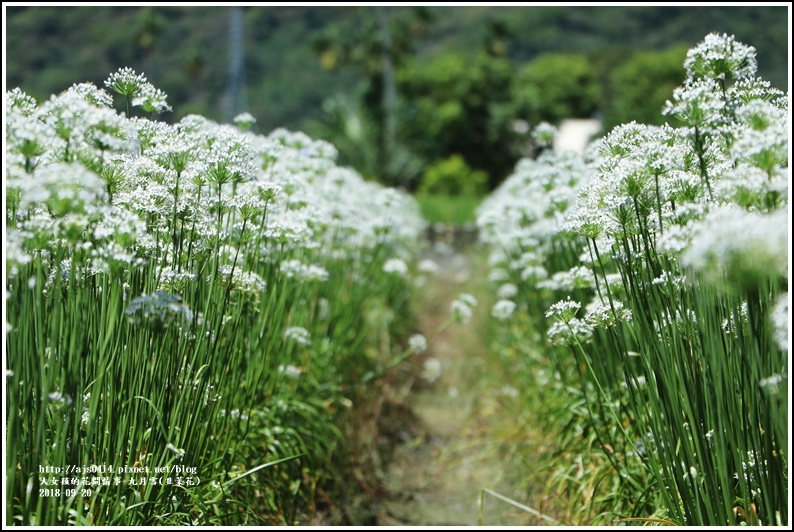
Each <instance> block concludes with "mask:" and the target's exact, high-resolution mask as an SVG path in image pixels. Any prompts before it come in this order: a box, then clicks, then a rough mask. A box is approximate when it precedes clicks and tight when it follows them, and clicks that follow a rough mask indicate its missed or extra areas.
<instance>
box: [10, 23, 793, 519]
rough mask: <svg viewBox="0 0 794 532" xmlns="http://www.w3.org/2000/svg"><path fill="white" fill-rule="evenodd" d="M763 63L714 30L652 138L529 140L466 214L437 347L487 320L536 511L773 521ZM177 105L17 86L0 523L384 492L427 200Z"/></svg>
mask: <svg viewBox="0 0 794 532" xmlns="http://www.w3.org/2000/svg"><path fill="white" fill-rule="evenodd" d="M756 64H757V63H756V57H755V49H753V48H752V47H750V46H747V45H745V44H743V43H740V42H738V41H736V40H735V39H734V38H733V37H730V36H728V35H724V34H723V35H720V34H716V33H714V34H710V35H708V36H706V38H705V39H704V41H703V42H701V43H699V44H698V45H697V46H695V47H693V48H692V49H691V50H690V51H689V53H688V54H687V57H686V60H685V64H684V67H685V70H686V77H685V79H683V80H682V84H681V86H680V87H679V88H678V89H676V90H675V92H674V93H673V94H672V95H671V99H670V101H669V102H668V103H667V105H666V107H665V108H664V109H663V110H660V111H661V112H662V113H663V114H664V115H665V116H666V117H668V118H669V119H670V120H669V124H668V125H664V126H649V125H642V124H638V123H634V122H632V123H629V124H624V125H621V126H618V127H616V128H614V129H613V130H612V131H610V132H609V133H607V134H606V135H605V136H604V137H603V138H601V139H598V140H596V141H594V142H593V143H592V144H591V145H590V146H589V147H588V148H587V150H586V152H585V153H584V155H579V154H576V153H574V152H563V151H555V150H554V149H553V148H552V146H553V141H554V136H555V134H556V129H555V127H554V126H551V125H549V124H539V125H537V126H536V127H535V130H534V139H535V142H536V144H537V146H538V149H537V150H534V153H537V155H536V156H534V157H533V158H525V159H522V160H520V161H519V162H518V163H517V165H516V166H515V170H514V172H513V173H512V174H511V175H510V176H509V177H508V178H507V179H506V180H505V181H503V182H502V184H501V185H500V186H499V187H498V188H496V189H495V190H493V191H492V192H491V194H490V195H489V196H487V197H486V198H485V199H484V200H483V201H482V203H481V204H480V205H479V207H478V208H477V227H478V231H479V237H478V238H479V242H478V243H477V244H476V245H473V246H471V247H470V248H469V250H470V251H469V253H472V254H477V253H483V254H487V257H488V258H487V271H483V270H484V269H485V267H484V266H483V267H480V266H477V267H476V268H473V269H472V272H473V273H474V275H475V276H477V275H481V277H477V278H476V279H478V280H479V279H482V280H485V277H486V276H487V282H482V283H480V282H472V283H471V286H475V287H477V288H476V290H479V292H478V291H476V290H475V291H473V292H472V293H468V292H467V293H461V294H460V295H458V296H457V298H456V299H454V300H453V301H449V302H447V301H444V302H438V304H439V305H443V308H444V310H445V311H447V315H448V318H447V320H446V321H445V322H443V323H442V324H441V325H440V326H439V327H438V328H437V330H438V331H442V330H444V329H446V328H448V327H449V326H451V325H452V324H454V323H456V322H457V323H458V324H460V325H464V326H465V325H466V324H467V323H468V322H469V321H470V320H472V318H473V317H474V323H476V324H477V326H478V328H477V330H480V328H479V327H480V325H482V319H483V315H482V311H483V307H485V316H484V319H485V320H487V324H488V325H487V331H488V332H487V334H485V335H483V336H484V338H483V341H482V342H471V344H472V345H471V346H463V345H461V346H460V349H459V350H458V351H459V352H460V353H461V355H460V356H461V357H463V354H467V355H468V354H470V353H472V350H484V351H487V352H486V353H484V354H482V355H483V357H482V359H480V358H478V359H477V364H479V365H477V366H476V367H477V368H478V369H477V370H476V372H480V371H482V372H490V373H492V375H489V376H488V378H485V377H482V381H481V382H480V383H479V384H482V383H484V382H487V383H489V385H492V383H494V382H497V381H499V382H501V381H502V380H504V381H505V382H504V383H503V384H504V386H503V389H504V390H508V391H509V393H507V392H505V393H504V394H502V395H504V396H505V397H504V403H500V405H509V407H508V408H505V409H504V410H505V412H515V413H516V414H515V415H513V417H512V418H510V419H507V420H505V419H504V418H506V417H508V416H507V415H506V414H504V413H499V414H497V417H498V420H497V421H493V420H492V419H490V418H489V423H487V424H481V425H482V426H488V427H499V429H498V431H496V429H494V430H495V432H494V435H493V436H492V437H489V438H483V441H488V442H498V440H499V438H500V437H503V440H504V441H502V442H501V443H502V444H503V445H500V446H499V447H498V452H499V453H502V454H504V455H505V462H504V463H505V464H508V463H509V464H513V463H515V464H518V465H517V466H516V467H512V466H506V468H507V467H509V468H510V471H509V473H511V478H512V477H521V480H522V482H523V484H522V488H521V489H524V490H525V493H526V499H524V500H520V497H519V496H518V495H516V494H515V493H514V494H512V497H507V496H503V495H501V494H496V496H498V497H499V499H500V501H501V502H504V501H508V502H510V503H511V504H510V505H508V506H509V507H510V509H511V511H515V509H516V508H523V509H525V510H527V520H528V521H531V519H532V518H533V517H534V518H542V519H543V521H542V522H545V523H549V522H552V523H555V524H563V525H577V526H582V525H659V524H675V525H684V526H699V525H706V526H725V525H772V526H786V525H788V524H789V523H790V521H789V513H788V512H789V472H790V469H789V468H790V464H789V458H788V452H789V440H788V434H789V422H788V416H789V392H788V389H789V381H788V379H789V377H788V375H789V359H788V352H789V330H788V329H789V321H790V320H789V314H788V302H789V294H788V290H789V289H788V277H789V245H790V243H789V240H788V239H789V235H788V228H789V221H788V220H789V212H788V210H789V199H788V198H789V179H790V177H789V165H788V158H789V129H790V122H789V95H788V94H787V93H783V92H782V91H780V90H777V89H775V88H774V87H772V86H771V85H770V84H769V83H768V82H766V81H764V80H762V79H760V78H758V77H756ZM170 110H171V108H170V106H169V104H168V103H167V96H166V94H165V93H163V92H162V91H161V90H159V89H157V88H155V87H154V86H153V85H152V84H150V83H149V81H148V80H147V79H146V77H145V76H144V75H143V74H138V73H136V72H134V71H133V70H131V69H129V68H122V69H120V70H118V71H117V72H115V73H113V74H111V75H110V76H109V78H108V79H107V81H106V82H105V86H104V87H102V88H100V87H97V86H96V85H94V84H91V83H80V84H75V85H73V86H72V87H71V88H69V89H67V90H65V91H64V92H62V93H61V94H58V95H53V96H52V97H50V99H49V100H46V101H42V102H38V101H36V100H34V99H33V98H32V97H30V96H29V95H27V94H25V93H24V92H23V91H21V90H20V89H13V90H10V91H8V92H7V93H6V133H5V134H6V144H5V205H6V220H5V246H4V249H5V268H6V288H5V308H6V325H5V326H6V334H5V408H6V420H5V431H6V432H5V446H4V448H5V486H6V494H5V501H4V504H5V511H6V518H5V524H6V525H24V526H31V525H35V526H47V525H49V526H54V525H77V526H89V525H99V526H138V525H166V526H184V525H260V526H269V525H305V524H317V521H318V520H319V521H320V523H319V524H327V523H323V522H322V515H323V510H324V509H325V510H328V509H330V510H329V511H328V512H327V513H326V514H325V516H326V518H327V516H328V515H329V514H332V513H335V515H336V517H337V518H339V514H344V517H342V518H339V519H338V520H339V521H340V522H341V523H342V524H353V525H357V524H360V523H359V522H358V521H357V519H359V518H361V519H362V520H364V521H367V522H370V521H371V520H372V516H371V515H369V516H364V517H361V516H354V515H352V514H350V513H348V512H346V508H345V501H344V499H345V498H346V497H347V498H349V499H350V500H352V501H357V500H358V499H357V497H360V496H361V493H357V492H361V491H362V490H364V486H368V487H369V489H371V491H372V492H373V493H378V495H376V496H372V497H370V498H371V499H373V500H374V503H377V502H378V501H377V499H378V497H381V498H384V497H388V496H389V495H388V493H386V494H384V493H383V492H384V491H386V490H384V489H379V488H378V486H381V487H382V484H383V478H382V475H381V473H382V472H383V470H384V469H387V468H388V466H389V464H385V463H377V462H379V460H380V459H381V458H382V457H384V456H387V455H393V454H394V453H390V452H388V451H387V452H383V453H382V455H379V454H378V453H379V450H378V449H376V447H377V446H378V440H377V438H376V437H371V431H372V430H375V429H373V425H376V424H377V423H378V420H375V419H374V418H376V417H377V416H378V413H377V412H375V410H376V409H377V408H380V405H381V404H382V403H383V402H384V399H383V394H384V393H386V392H385V390H387V389H388V388H389V385H388V384H387V382H388V379H394V378H397V377H395V376H394V374H395V373H397V372H396V371H394V370H395V369H396V368H402V370H404V372H409V371H410V369H406V367H408V366H411V364H409V363H407V362H410V361H411V358H412V356H414V355H416V354H419V353H421V352H423V351H425V350H428V351H429V352H430V353H431V354H432V353H433V349H434V345H433V337H432V336H431V335H428V337H427V338H426V337H425V336H423V335H421V334H416V331H417V330H419V331H428V330H430V329H432V328H431V327H430V326H429V325H428V326H426V327H422V326H417V320H421V319H422V317H423V316H424V317H425V318H428V317H429V316H431V314H429V313H428V312H427V311H426V310H425V311H424V314H423V310H422V309H421V308H417V305H418V303H417V301H423V300H422V299H421V298H420V297H418V296H419V295H420V294H419V293H420V292H422V291H426V292H427V293H435V292H434V291H433V290H429V289H428V286H427V284H426V283H433V282H436V283H438V280H437V279H438V278H441V277H443V276H444V275H446V274H447V273H449V272H445V271H443V269H442V270H439V271H436V270H437V269H438V268H439V266H438V265H437V264H435V263H433V262H430V261H427V260H422V252H423V250H424V248H425V246H426V241H425V240H426V239H425V229H426V225H427V223H426V222H425V220H423V218H422V216H421V214H420V209H419V205H418V204H417V202H416V201H415V200H414V199H413V198H412V197H411V196H410V195H408V194H407V193H406V192H404V191H400V190H396V189H390V188H386V187H384V186H382V185H380V184H377V183H374V182H371V181H365V180H364V179H363V178H362V177H361V176H360V175H359V174H358V173H356V172H355V171H354V170H352V169H349V168H345V167H341V166H339V165H337V163H336V158H337V151H336V149H335V148H334V146H333V145H331V144H329V143H327V142H325V141H322V140H315V139H312V138H310V137H308V136H307V135H305V134H304V133H301V132H291V131H287V130H284V129H277V130H274V131H272V132H270V133H267V134H259V133H254V132H253V131H252V128H253V125H254V123H255V118H254V117H253V116H251V115H250V114H247V113H244V114H241V115H239V116H237V117H236V118H235V120H234V124H233V125H232V124H225V125H224V124H218V123H215V122H212V121H210V120H208V119H206V118H204V117H202V116H198V115H188V116H186V117H185V118H183V119H181V120H180V121H178V122H176V123H168V122H166V121H162V120H160V119H159V117H160V115H161V114H162V113H165V112H168V111H170ZM479 258H481V259H482V260H473V261H472V263H473V264H476V265H484V264H486V260H485V255H480V256H479V257H478V259H479ZM431 274H433V275H435V276H436V277H434V276H433V275H431ZM451 278H452V277H449V278H447V279H446V281H447V282H448V283H447V284H449V283H451V282H452V281H450V279H451ZM434 279H436V280H435V281H434ZM423 283H425V284H423ZM445 290H446V292H444V291H442V292H443V293H447V292H449V291H450V288H449V286H446V285H445ZM478 301H484V302H488V303H486V304H485V305H482V304H481V305H480V308H479V309H475V307H476V306H477V304H478ZM492 301H493V302H495V303H494V304H493V305H492V306H491V304H490V303H489V302H492ZM425 304H426V300H425ZM439 308H441V307H439ZM437 314H438V313H436V314H433V315H432V317H433V320H432V321H433V327H435V325H436V324H437V323H438V322H439V321H443V320H439V317H438V315H437ZM429 321H431V320H428V323H429ZM460 337H461V338H466V336H465V335H460ZM445 342H446V344H449V345H445V347H444V349H445V350H446V351H447V352H453V351H454V352H456V350H455V346H454V338H453V336H452V335H447V336H446V339H445ZM459 342H466V340H465V339H464V340H459ZM465 347H468V350H467V349H465ZM476 355H477V356H478V357H479V355H480V353H476ZM483 360H487V362H485V363H483ZM432 361H435V362H436V363H438V366H437V367H434V366H432V364H430V362H432ZM418 367H420V364H418V363H417V364H413V368H414V370H416V368H418ZM472 367H474V366H472ZM434 369H435V370H436V371H435V372H433V371H431V370H434ZM440 370H441V365H440V362H438V360H435V359H433V358H432V357H431V358H429V359H428V360H426V361H425V368H424V371H425V373H424V374H423V376H424V380H425V381H427V382H428V383H432V382H434V381H435V380H436V379H437V377H438V375H437V373H438V371H440ZM416 372H417V373H418V370H416ZM476 372H475V373H476ZM430 373H433V375H432V378H431V376H430ZM415 377H418V375H414V376H413V377H412V378H415ZM400 386H402V389H408V388H410V386H408V385H405V386H403V385H402V384H401V385H400ZM426 386H431V384H426ZM398 387H399V386H393V388H398ZM472 389H475V388H474V387H472ZM496 395H499V394H496ZM450 397H451V396H450ZM500 397H501V395H500ZM501 400H502V399H500V401H501ZM486 402H487V401H486ZM473 403H474V404H476V401H474V402H473ZM458 406H459V405H458ZM474 408H476V407H474ZM491 408H492V407H491ZM460 411H461V408H458V409H457V410H456V412H458V414H456V415H458V416H460V413H459V412H460ZM476 415H481V416H484V415H488V416H492V415H494V411H493V408H492V410H490V411H489V412H488V413H487V414H484V413H482V412H481V413H479V414H475V416H474V417H475V418H476ZM480 420H482V418H481V419H480ZM491 421H493V423H491ZM475 422H476V419H475ZM366 423H369V425H367V426H364V424H366ZM505 423H506V424H507V425H509V428H508V429H507V430H505V428H504V425H505ZM489 430H490V429H489ZM391 432H395V433H398V432H399V430H396V429H394V428H391ZM461 432H463V431H461ZM508 434H509V437H508V436H507V435H508ZM538 435H541V436H538ZM537 438H539V440H537V441H536V439H537ZM508 440H509V441H508ZM530 440H532V441H530ZM541 440H542V441H541ZM452 442H454V440H450V442H447V444H448V445H453V443H452ZM410 443H411V445H414V446H416V445H418V444H417V443H416V442H410ZM398 454H399V453H398ZM481 454H483V453H481ZM409 462H410V461H409ZM415 462H416V463H427V462H426V461H424V462H423V461H421V460H418V461H415ZM448 462H449V461H448ZM445 463H447V462H445ZM464 465H465V464H464ZM497 467H501V466H499V465H498V464H497ZM412 474H415V475H421V474H423V472H421V471H417V472H415V473H411V472H405V475H403V476H406V477H410V476H411V475H412ZM442 476H443V475H442ZM449 477H450V478H452V479H454V478H462V477H456V476H455V475H454V474H452V473H450V475H449ZM419 484H422V483H421V482H414V483H413V485H419ZM434 485H435V484H434ZM492 488H493V486H478V487H477V489H482V494H481V496H480V502H479V504H480V505H481V506H480V512H481V514H482V505H483V499H484V494H486V493H487V494H489V495H490V494H494V493H496V492H495V491H494V490H493V489H492ZM439 489H443V488H439ZM435 495H436V496H434V497H433V498H432V499H433V500H434V501H438V500H443V496H439V494H435ZM442 495H443V494H442ZM368 496H369V494H365V495H364V497H365V498H366V497H368ZM516 499H519V500H516ZM412 500H414V501H417V503H421V500H422V497H421V494H420V496H417V497H413V498H412ZM369 503H373V501H369V500H368V504H369ZM471 503H472V504H477V501H471ZM491 503H492V501H491V500H490V499H489V504H491ZM355 504H356V503H353V504H352V505H355ZM375 506H377V504H375ZM373 513H374V512H373ZM364 514H366V511H362V515H364ZM416 515H423V514H422V513H421V512H420V513H416ZM445 515H446V514H445ZM511 515H512V514H511ZM489 517H490V515H489ZM328 520H331V519H328ZM481 521H482V515H481ZM539 523H540V522H539ZM333 524H340V523H338V522H334V523H333ZM468 524H470V525H475V524H477V523H468Z"/></svg>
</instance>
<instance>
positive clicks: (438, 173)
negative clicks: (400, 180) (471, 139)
mask: <svg viewBox="0 0 794 532" xmlns="http://www.w3.org/2000/svg"><path fill="white" fill-rule="evenodd" d="M487 178H488V176H487V175H486V174H485V172H483V171H482V170H472V169H471V168H469V165H467V164H466V161H465V160H464V159H463V157H462V156H461V155H460V154H457V153H456V154H454V155H451V156H449V157H447V158H446V159H443V160H440V161H436V162H435V163H433V164H432V165H430V167H428V169H427V170H425V173H424V176H423V177H422V183H421V184H420V185H419V190H418V192H419V193H420V194H447V195H450V196H478V195H480V194H483V193H484V192H485V187H486V181H487Z"/></svg>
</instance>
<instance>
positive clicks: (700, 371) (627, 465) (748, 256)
mask: <svg viewBox="0 0 794 532" xmlns="http://www.w3.org/2000/svg"><path fill="white" fill-rule="evenodd" d="M755 67H756V58H755V50H754V49H753V48H751V47H749V46H746V45H744V44H742V43H739V42H736V41H735V40H734V39H733V38H732V37H729V36H727V35H718V34H711V35H709V36H707V37H706V38H705V40H704V41H703V42H702V43H700V44H699V45H697V46H696V47H694V48H692V49H691V50H690V51H689V53H688V55H687V58H686V62H685V68H686V72H687V76H686V79H685V80H683V85H682V86H681V87H680V88H678V89H677V90H676V91H675V93H674V94H673V95H672V100H671V101H669V102H668V104H667V106H666V108H665V109H664V110H663V112H664V114H666V115H668V116H670V117H675V118H676V119H678V121H679V125H678V126H669V125H666V126H645V125H640V124H636V123H630V124H625V125H622V126H619V127H617V128H615V129H613V130H612V131H611V132H610V133H609V134H607V135H606V136H605V137H604V138H603V139H601V140H599V141H597V142H595V143H594V144H593V145H591V146H590V148H589V150H588V151H587V152H586V154H585V156H584V157H579V156H577V155H575V154H572V153H558V152H555V151H553V150H550V149H549V150H547V151H545V152H543V153H542V154H541V155H540V156H539V157H537V158H536V159H534V160H523V161H521V162H520V163H519V164H518V165H517V167H516V170H515V173H514V174H513V175H511V176H510V177H509V178H508V179H507V180H506V181H505V182H504V183H503V185H502V186H501V187H500V188H499V189H498V190H496V191H495V192H494V193H493V194H492V195H491V196H490V197H489V198H487V199H486V201H485V202H484V204H483V205H482V206H481V207H480V209H479V212H478V215H479V216H478V225H479V227H480V231H481V237H482V239H483V240H484V242H486V243H487V244H488V246H489V248H490V250H491V255H490V261H489V263H490V265H491V266H492V269H491V271H490V274H489V275H490V279H491V281H492V284H493V286H494V287H495V290H497V292H498V293H497V296H498V302H497V303H496V304H495V305H494V307H493V311H492V312H493V316H494V318H495V319H496V320H497V321H498V322H499V323H500V324H501V325H500V327H499V329H498V335H497V341H496V343H497V349H498V350H499V351H500V352H501V356H502V357H503V359H505V361H506V363H508V364H511V365H512V366H513V367H514V368H515V373H516V375H522V378H523V379H525V382H526V383H527V384H526V385H525V386H523V387H522V386H521V384H522V383H521V382H519V383H517V384H514V385H515V386H516V388H517V389H519V390H523V396H522V399H521V400H522V401H525V403H526V405H528V406H527V407H526V408H527V410H532V409H535V416H534V417H533V422H534V423H537V422H538V420H539V419H542V420H543V421H544V422H545V423H546V424H547V426H548V430H549V431H551V432H552V433H554V434H555V435H556V442H555V448H554V453H555V454H554V456H553V458H552V460H551V463H550V464H549V466H548V468H547V469H546V470H545V474H544V477H545V479H546V480H545V482H546V489H547V492H548V494H549V497H550V499H554V500H556V503H557V505H558V506H560V505H561V506H564V507H565V512H566V513H567V515H568V516H569V521H570V522H572V523H580V524H581V523H584V524H618V523H623V524H634V525H639V524H647V523H655V524H679V525H688V526H692V525H711V526H715V525H737V524H746V525H786V524H788V523H789V515H788V508H789V506H788V501H789V491H788V481H789V477H788V472H789V458H788V450H789V441H788V393H787V390H788V351H789V348H788V346H789V343H788V342H789V340H788V322H789V316H788V268H789V258H788V249H789V242H788V217H789V213H788V193H789V169H788V153H789V139H788V131H789V125H790V124H787V119H788V113H789V107H788V95H785V94H783V93H782V92H781V91H779V90H776V89H774V88H773V87H771V86H770V85H769V84H768V83H767V82H765V81H763V80H761V79H758V78H756V77H755ZM538 137H539V138H540V139H541V140H543V139H545V140H546V142H548V141H549V139H550V138H552V137H553V130H551V129H550V128H548V127H547V126H544V127H543V128H539V131H538ZM538 346H542V347H538ZM561 501H562V502H561ZM558 509H559V508H558Z"/></svg>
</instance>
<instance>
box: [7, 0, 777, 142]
mask: <svg viewBox="0 0 794 532" xmlns="http://www.w3.org/2000/svg"><path fill="white" fill-rule="evenodd" d="M6 9H7V11H6V22H5V24H6V32H7V33H6V35H7V41H6V43H7V56H6V86H7V88H13V87H16V86H19V87H20V88H22V89H23V90H25V91H26V92H28V93H30V94H31V95H33V96H35V97H37V98H45V97H47V96H48V95H49V94H52V93H57V92H60V91H62V90H64V89H66V88H68V87H69V86H70V85H71V84H72V83H75V82H80V81H93V82H94V83H96V84H98V85H101V83H102V81H103V80H104V79H106V78H107V75H108V74H109V73H110V72H112V71H115V70H116V69H118V68H119V67H122V66H130V67H132V68H134V69H136V70H137V71H139V72H140V71H143V72H145V73H146V75H147V77H148V78H149V80H150V81H151V82H153V83H154V84H155V85H156V86H158V87H159V88H161V89H163V90H164V91H165V92H166V93H167V94H168V95H169V102H170V103H171V104H172V105H173V107H174V118H175V119H176V118H179V117H180V116H182V115H185V114H188V113H191V112H200V113H202V114H205V115H207V116H209V117H210V118H214V119H222V116H221V113H222V104H221V100H222V97H223V93H224V89H225V87H226V83H227V78H228V66H227V65H228V59H229V36H228V31H229V21H228V20H229V15H228V8H220V7H124V6H118V7H94V6H84V7H7V8H6ZM243 9H244V20H245V41H244V44H245V75H246V80H247V84H248V102H249V107H250V112H251V113H252V114H253V115H254V116H256V117H257V119H258V121H259V122H258V123H259V127H260V128H261V129H263V130H269V129H272V128H274V127H278V126H284V127H291V128H299V127H302V126H303V125H304V124H305V121H307V120H309V119H312V118H318V117H320V116H321V114H322V110H321V104H322V101H323V99H325V98H326V97H328V96H330V95H332V94H334V93H336V92H340V93H349V92H351V91H352V88H353V87H354V86H355V84H356V82H357V81H358V79H357V75H356V72H352V71H345V70H334V71H329V70H326V69H324V68H323V64H322V62H321V59H322V58H321V57H318V54H317V53H315V51H314V49H313V43H314V42H315V40H316V39H317V37H318V36H319V35H321V34H327V33H331V34H339V35H351V34H355V33H356V32H358V31H359V30H360V27H361V19H362V18H366V17H371V16H373V15H372V14H371V13H369V12H371V11H372V10H373V8H344V7H245V8H243ZM407 9H409V8H402V7H399V8H391V9H390V10H389V11H390V12H394V14H395V16H398V15H400V12H401V11H405V10H407ZM426 9H427V10H428V11H429V12H430V13H431V14H432V17H433V22H432V23H430V24H429V28H428V31H427V32H426V33H425V34H424V36H423V37H422V38H421V41H420V42H417V43H416V48H417V54H418V55H419V56H420V57H432V56H435V55H439V54H441V53H445V52H455V53H459V54H463V55H466V54H469V53H472V52H474V51H479V50H481V49H482V48H483V44H484V41H486V39H488V38H489V35H488V30H489V24H492V23H493V22H495V21H498V22H501V23H502V24H504V25H505V26H506V27H507V29H508V30H509V33H510V34H509V36H505V37H504V38H503V39H502V41H503V42H493V43H491V45H492V46H493V47H497V48H498V47H499V46H502V47H504V49H505V52H506V56H507V57H508V58H509V59H510V60H511V61H513V62H515V63H516V64H517V65H519V64H522V63H524V62H527V61H530V60H532V59H533V58H535V57H536V56H538V55H539V54H541V53H547V52H574V53H582V54H586V55H588V56H591V57H597V58H598V61H599V62H600V63H602V64H609V63H617V62H618V59H619V58H620V57H625V56H627V55H628V54H630V53H631V52H634V51H637V50H649V49H662V48H670V47H672V46H674V45H677V44H678V45H686V46H688V47H691V46H693V45H694V44H696V43H697V42H700V41H701V40H702V39H703V37H704V36H705V35H706V34H707V33H709V32H711V31H718V32H720V33H723V32H725V33H731V34H735V35H736V38H737V39H739V40H740V41H742V42H744V43H747V44H750V45H752V46H755V47H756V49H757V50H758V57H759V73H760V74H761V76H762V77H765V78H766V79H768V80H770V81H771V82H772V83H773V85H775V86H777V87H779V88H781V89H784V90H785V89H786V88H787V53H788V25H787V20H788V16H787V10H786V8H785V7H682V6H677V7H674V6H671V7H660V6H648V7H428V8H426ZM392 18H394V17H392ZM492 40H494V39H492ZM333 60H334V59H333V58H331V57H329V56H326V57H325V61H326V66H329V65H328V63H327V62H329V61H333Z"/></svg>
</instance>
